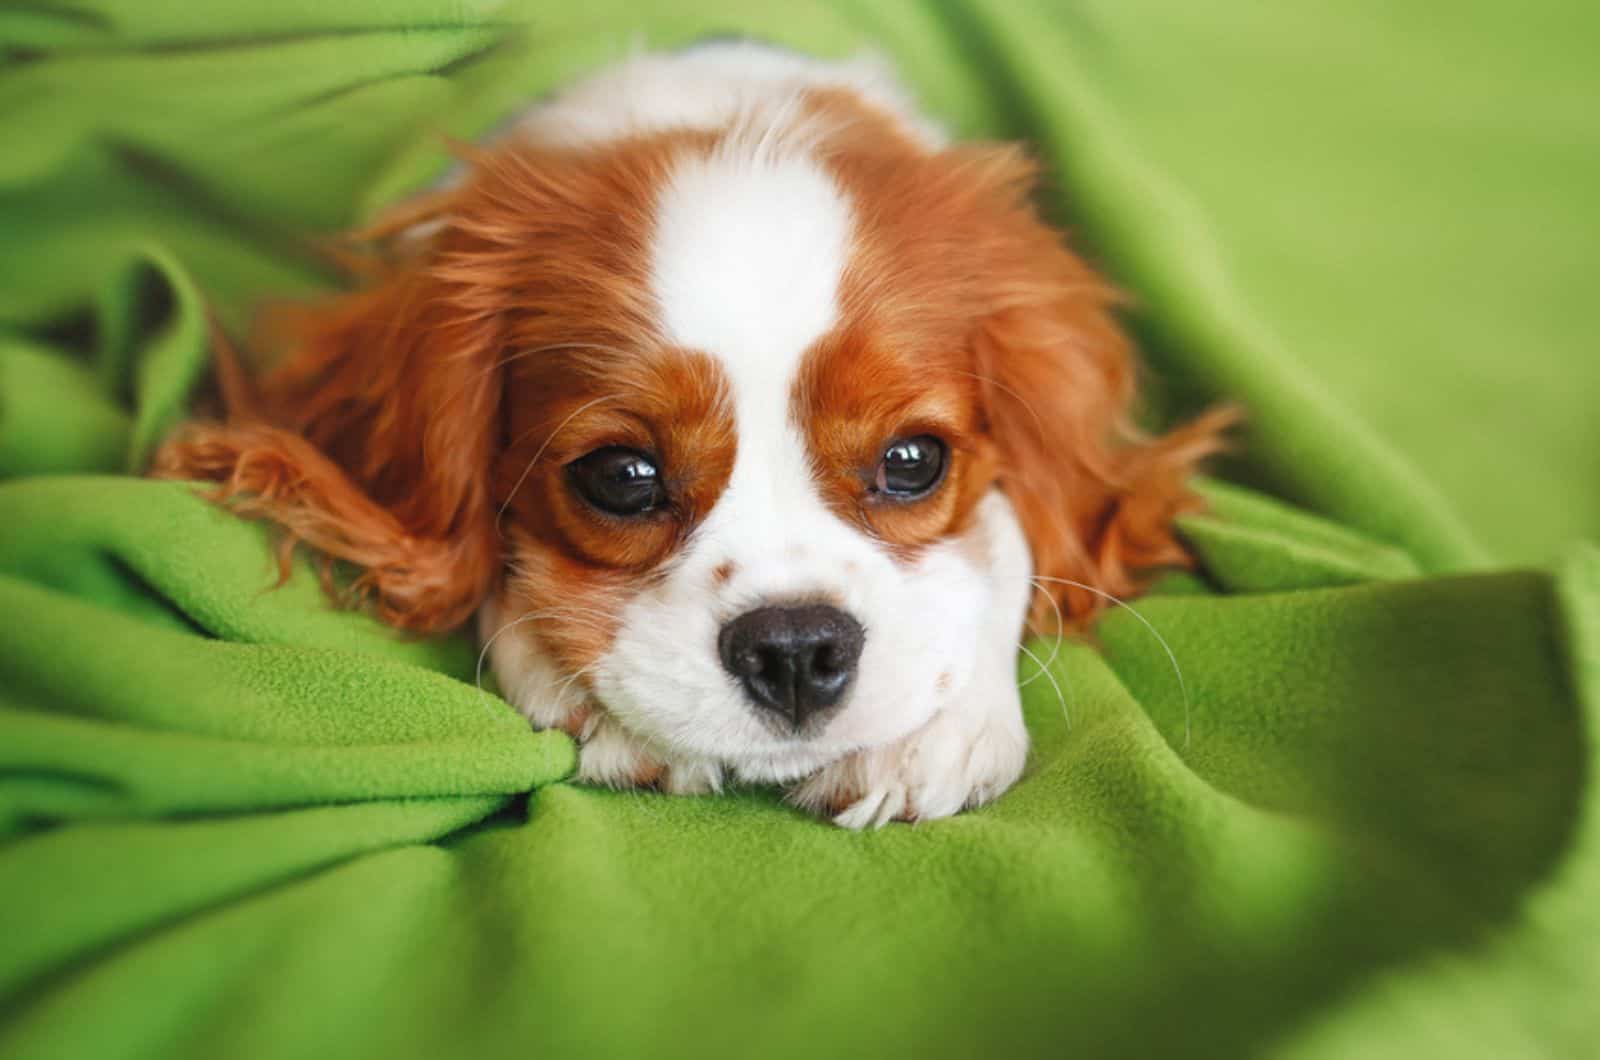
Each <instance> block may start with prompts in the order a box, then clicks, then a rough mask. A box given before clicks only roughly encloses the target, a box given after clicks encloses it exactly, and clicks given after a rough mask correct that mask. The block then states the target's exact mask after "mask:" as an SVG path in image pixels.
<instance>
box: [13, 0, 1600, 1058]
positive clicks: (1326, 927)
mask: <svg viewBox="0 0 1600 1060" xmlns="http://www.w3.org/2000/svg"><path fill="white" fill-rule="evenodd" d="M635 6H636V5H633V4H629V3H624V2H621V0H585V2H584V3H580V4H566V3H556V2H553V0H506V2H500V0H330V2H326V3H320V4H313V3H307V2H303V0H238V2H230V3H216V4H198V3H196V4H180V3H152V2H144V0H140V2H134V0H81V2H76V3H73V4H71V5H70V6H69V5H67V4H65V3H61V4H58V3H56V2H54V0H45V2H39V3H29V4H22V5H10V6H6V7H4V8H0V61H3V63H4V65H3V67H0V476H3V477H4V479H5V481H4V483H3V484H0V1056H5V1057H8V1058H12V1057H14V1058H23V1057H30V1058H31V1057H47V1056H48V1057H70V1058H74V1060H81V1058H86V1057H110V1056H116V1057H121V1056H130V1057H131V1056H141V1057H163V1058H165V1057H196V1058H208V1060H209V1058H214V1057H228V1058H230V1060H231V1058H248V1057H285V1056H338V1057H356V1056H362V1057H366V1056H370V1057H382V1058H385V1060H398V1058H402V1057H418V1058H435V1057H477V1056H496V1057H498V1056H507V1057H511V1056H517V1057H522V1056H548V1055H558V1056H559V1055H593V1056H608V1057H609V1056H652V1057H653V1056H663V1055H677V1054H682V1055H691V1056H701V1057H716V1056H744V1055H758V1056H787V1055H794V1056H806V1057H811V1056H836V1055H863V1056H875V1057H882V1056H908V1057H925V1056H939V1055H967V1056H980V1055H982V1056H987V1055H1048V1056H1139V1057H1146V1056H1176V1055H1196V1056H1238V1055H1244V1054H1253V1053H1262V1052H1270V1053H1273V1054H1274V1055H1288V1056H1299V1057H1348V1056H1362V1057H1371V1056H1395V1057H1416V1056H1423V1055H1448V1056H1476V1055H1486V1056H1496V1057H1504V1056H1533V1055H1543V1056H1578V1055H1585V1054H1592V1053H1593V1052H1595V1050H1596V1049H1597V1048H1600V1015H1597V1011H1600V1010H1597V1008H1596V1006H1595V1005H1594V998H1595V997H1596V996H1600V966H1597V965H1596V963H1595V961H1594V957H1593V955H1594V953H1595V952H1596V947H1597V946H1600V803H1597V798H1600V796H1597V794H1596V784H1597V783H1600V780H1597V779H1596V767H1597V765H1600V759H1597V757H1596V752H1595V739H1594V733H1595V731H1596V725H1597V722H1600V550H1596V549H1595V548H1593V547H1592V546H1586V545H1584V544H1583V543H1582V541H1583V539H1584V538H1586V537H1588V538H1591V539H1593V538H1594V537H1595V536H1596V535H1597V534H1600V417H1597V416H1596V414H1595V413H1594V404H1595V401H1596V398H1597V397H1600V356H1597V355H1596V354H1595V350H1594V342H1593V340H1592V338H1591V334H1592V328H1593V325H1592V319H1591V316H1592V314H1591V312H1590V306H1591V305H1592V303H1593V294H1592V285H1593V282H1594V271H1593V268H1592V266H1593V264H1594V249H1593V248H1594V246H1595V239H1596V235H1597V221H1600V211H1597V209H1596V207H1595V206H1594V202H1593V199H1594V196H1593V189H1594V188H1595V187H1600V135H1597V129H1600V127H1597V126H1596V124H1595V122H1594V120H1593V99H1594V96H1595V91H1596V89H1597V87H1600V84H1597V79H1596V76H1595V73H1594V70H1595V67H1594V62H1593V56H1594V50H1593V40H1594V31H1595V30H1596V29H1597V28H1600V19H1597V18H1596V16H1595V15H1593V14H1587V13H1585V11H1584V10H1583V9H1582V8H1581V6H1580V5H1571V4H1559V3H1556V2H1550V3H1533V4H1523V5H1502V4H1494V3H1489V2H1488V0H1472V2H1467V3H1460V4H1456V5H1453V6H1452V7H1451V8H1450V10H1449V11H1448V12H1447V15H1448V17H1447V18H1446V17H1443V16H1441V14H1440V13H1437V12H1429V11H1424V10H1423V8H1422V7H1421V6H1419V5H1396V4H1391V3H1387V2H1383V0H1344V2H1341V3H1338V4H1332V3H1328V4H1316V5H1305V4H1246V5H1232V6H1231V8H1230V7H1229V6H1228V5H1220V6H1219V5H1194V4H1182V3H1176V2H1171V0H1167V2H1161V3H1155V2H1150V0H1126V2H1119V3H1096V2H1090V0H1084V2H1079V3H1072V4H1064V3H1063V4H1048V5H1047V4H1044V3H1038V2H1035V3H1023V2H1017V0H969V2H963V3H956V2H950V3H942V2H941V3H929V4H919V3H910V2H907V0H874V2H872V3H866V2H862V0H794V2H789V3H785V4H783V5H746V7H747V8H748V9H747V10H745V11H744V12H743V13H742V14H736V13H734V11H735V9H734V7H733V6H732V5H728V8H727V10H718V9H717V7H716V6H714V5H710V4H705V3H682V4H674V5H671V6H670V12H669V11H666V10H663V11H660V12H657V13H654V14H641V13H639V12H638V11H636V10H634V8H635ZM662 6H663V7H664V8H665V7H666V6H667V5H662ZM727 31H745V32H750V33H753V34H755V35H758V36H760V37H764V38H766V39H769V40H773V41H777V42H780V43H785V44H788V45H791V46H794V47H797V48H801V49H806V50H813V51H817V52H822V53H838V52H842V51H847V50H850V49H852V48H854V47H856V46H858V45H861V44H866V43H873V44H876V45H877V46H879V47H881V48H882V49H883V50H885V51H886V52H888V53H889V54H890V55H891V56H892V57H893V58H894V59H895V60H896V62H897V63H898V64H899V66H900V67H901V69H902V70H903V72H904V75H905V77H906V78H907V79H908V80H909V82H910V83H911V84H912V85H913V86H914V87H915V89H916V91H917V92H918V93H919V95H920V96H921V97H922V99H923V100H924V101H925V103H926V105H927V107H928V108H929V109H930V110H931V111H933V112H934V113H935V114H937V115H939V116H940V117H942V118H944V119H945V120H947V121H948V122H950V123H951V124H952V125H953V126H954V127H955V128H956V129H957V130H959V131H960V132H961V133H963V134H966V135H987V136H1025V137H1028V138H1030V139H1032V140H1033V141H1035V142H1036V143H1037V145H1038V147H1039V150H1040V152H1041V153H1042V155H1043V157H1044V158H1045V160H1046V161H1047V164H1048V167H1049V169H1050V172H1051V175H1052V178H1053V181H1054V183H1055V185H1056V192H1055V194H1054V195H1053V196H1052V199H1051V203H1052V208H1053V209H1055V210H1056V212H1057V216H1059V217H1060V218H1061V219H1062V220H1063V221H1064V222H1065V223H1067V224H1068V225H1069V226H1070V227H1071V228H1072V229H1073V231H1074V232H1075V234H1076V236H1075V238H1077V239H1078V241H1079V242H1080V244H1081V245H1084V246H1087V247H1089V248H1090V249H1091V252H1092V254H1093V256H1094V257H1095V258H1096V260H1097V261H1099V262H1100V263H1101V264H1102V265H1103V267H1104V268H1105V269H1106V270H1107V271H1109V272H1110V273H1111V274H1112V275H1113V276H1114V277H1115V278H1116V279H1117V280H1118V281H1119V282H1120V283H1122V284H1123V285H1124V286H1125V287H1126V288H1128V289H1129V290H1130V291H1132V292H1134V294H1135V295H1136V298H1137V303H1138V304H1137V309H1136V312H1135V313H1134V317H1133V321H1132V323H1133V325H1134V326H1135V328H1136V329H1137V331H1138V332H1139V335H1140V337H1141V340H1142V342H1143V344H1144V346H1145V348H1146V350H1147V352H1148V355H1149V360H1150V362H1151V365H1152V371H1151V393H1152V401H1151V406H1152V408H1151V414H1152V415H1153V416H1156V417H1163V416H1165V417H1171V416H1176V415H1180V414H1181V413H1183V412H1184V411H1186V410H1189V409H1193V408H1196V407H1198V406H1199V405H1201V404H1202V403H1204V402H1207V401H1210V400H1213V399H1215V398H1218V397H1228V398H1233V399H1236V400H1239V401H1241V402H1242V403H1243V404H1245V405H1246V406H1247V407H1248V409H1249V411H1250V416H1251V421H1250V428H1249V431H1248V432H1247V435H1246V436H1245V438H1244V439H1243V444H1242V447H1241V450H1240V452H1239V453H1237V454H1236V455H1235V456H1233V457H1232V458H1230V459H1229V460H1228V461H1227V462H1226V463H1225V464H1224V465H1222V466H1221V467H1220V468H1219V481H1218V482H1216V483H1214V484H1212V485H1210V486H1208V487H1207V492H1208V494H1209V496H1210V497H1211V499H1212V510H1211V512H1210V514H1208V515H1206V516H1203V517H1197V518H1195V519H1193V520H1191V521H1189V522H1188V523H1187V524H1186V533H1187V534H1188V537H1189V539H1190V541H1191V542H1192V544H1193V546H1194V548H1195V550H1196V552H1197V553H1198V555H1199V556H1200V558H1201V560H1202V567H1201V569H1200V571H1199V572H1198V573H1197V574H1196V575H1194V576H1184V577H1175V578H1173V579H1172V580H1170V581H1169V582H1167V583H1166V584H1165V585H1164V586H1163V587H1162V590H1161V591H1160V592H1159V593H1157V594H1156V595H1154V596H1152V597H1151V598H1149V599H1147V600H1145V601H1144V602H1142V603H1141V604H1140V610H1141V611H1142V613H1143V615H1144V616H1145V618H1147V619H1148V620H1149V621H1150V623H1152V624H1153V625H1154V626H1155V627H1156V628H1157V629H1159V630H1160V631H1161V633H1162V634H1163V635H1164V636H1165V637H1166V639H1167V641H1168V642H1169V643H1170V644H1171V646H1172V649H1173V652H1174V654H1175V655H1176V657H1177V660H1178V662H1179V663H1180V664H1181V667H1182V675H1183V680H1184V682H1185V685H1184V686H1180V685H1179V683H1178V681H1177V678H1176V677H1175V675H1174V673H1173V671H1172V668H1171V665H1170V663H1169V661H1168V659H1167V656H1166V654H1165V653H1164V652H1163V650H1162V649H1161V647H1160V645H1159V644H1158V643H1156V642H1155V641H1154V640H1153V639H1152V638H1151V637H1150V635H1149V633H1148V632H1147V631H1146V629H1145V627H1144V626H1143V625H1142V624H1141V623H1140V622H1139V621H1138V620H1137V619H1135V618H1134V617H1133V616H1130V615H1129V614H1127V613H1125V612H1117V613H1114V614H1112V615H1111V616H1110V617H1109V618H1108V619H1106V620H1105V621H1104V622H1103V623H1102V625H1101V627H1100V629H1099V631H1098V638H1097V639H1098V644H1097V646H1096V647H1094V648H1091V647H1090V646H1087V645H1084V644H1077V643H1072V644H1062V645H1059V646H1057V645H1050V644H1041V645H1036V646H1035V649H1034V650H1035V651H1036V652H1038V653H1040V655H1041V658H1044V659H1046V660H1049V661H1050V677H1051V678H1052V679H1053V680H1033V681H1031V683H1029V685H1028V687H1027V690H1026V696H1027V702H1026V708H1027V712H1028V720H1029V724H1030V726H1031V729H1032V732H1033V735H1034V739H1035V742H1036V750H1035V753H1034V755H1033V757H1032V759H1031V761H1030V765H1029V768H1028V771H1027V774H1026V775H1025V777H1024V779H1023V780H1022V782H1021V783H1020V784H1019V785H1018V786H1017V787H1016V788H1015V789H1014V790H1013V791H1012V792H1011V793H1010V794H1008V795H1007V796H1006V797H1005V798H1003V799H1002V800H1000V801H999V802H998V803H997V804H995V805H993V806H991V807H988V808H986V809H984V810H982V811H980V812H976V813H972V814H969V815H965V816H962V817H958V818H955V819H952V820H948V821H939V822H934V823H929V824H925V825H919V826H915V827H911V826H897V827H890V828H887V829H885V830H883V831H881V832H876V833H871V834H855V833H849V832H844V831H841V830H837V829H834V828H831V827H829V826H826V825H823V824H819V823H817V822H814V821H812V820H810V819H808V818H806V817H804V816H802V815H800V814H798V813H796V812H794V811H792V810H790V809H788V808H786V807H785V806H784V805H783V804H782V802H781V801H780V800H779V799H778V798H777V796H776V795H775V794H774V793H772V792H767V791H750V792H742V793H736V794H733V795H730V796H727V797H722V798H701V799H680V798H672V797H668V796H663V795H657V794H649V793H612V792H604V791H596V790H590V789H586V788H582V787H577V786H572V785H569V784H567V783H564V782H563V777H565V776H566V775H567V774H568V773H569V771H570V769H571V766H572V762H573V752H572V748H571V746H570V743H569V742H568V741H567V740H566V738H565V737H563V736H560V735H552V734H535V733H532V732H530V731H528V729H527V727H526V725H525V724H524V723H523V722H522V721H521V720H520V719H518V718H517V717H515V716H514V715H513V714H512V713H511V712H510V711H509V709H508V708H507V707H506V706H505V705H504V704H503V703H502V702H500V701H499V700H498V699H496V698H495V697H494V695H493V694H492V691H485V690H480V689H479V688H478V687H476V686H475V682H474V663H475V661H476V653H475V651H474V649H473V646H472V645H471V644H470V643H467V642H466V641H465V640H464V639H460V638H457V639H441V640H434V641H416V640H405V639H402V638H399V637H397V636H394V635H391V634H389V633H388V632H386V631H385V630H383V629H381V628H379V627H378V626H377V625H375V624H374V623H373V622H371V621H369V620H368V619H366V618H363V617H361V616H357V615H351V614H346V613H339V612H336V611H334V610H332V609H330V608H329V607H328V606H327V605H326V604H325V602H324V601H323V599H322V596H321V594H320V592H319V590H318V588H317V586H316V579H315V577H314V576H313V575H312V574H311V573H310V571H309V570H307V569H302V570H301V571H300V572H299V573H298V574H297V576H296V577H295V579H294V580H293V581H292V582H291V583H290V584H289V585H287V586H286V587H284V588H282V589H279V590H275V591H274V590H270V589H269V588H268V586H270V585H271V583H272V580H273V566H272V559H271V555H270V549H269V538H268V536H267V535H266V534H265V533H264V532H263V530H262V529H261V528H260V527H257V526H253V525H248V524H245V523H242V522H240V521H238V520H235V519H233V518H231V517H230V516H228V515H226V514H225V513H222V512H219V511H216V510H214V509H212V508H211V507H209V506H208V505H206V504H205V503H204V502H203V501H201V500H199V499H197V498H196V497H195V496H194V495H193V494H192V493H191V492H190V490H189V489H188V488H187V487H185V486H184V485H181V484H173V483H156V482H149V481H143V480H139V479H137V478H134V477H131V476H130V475H129V474H128V472H130V471H136V470H138V469H139V468H140V467H141V466H142V462H143V460H144V459H145V458H146V457H147V455H148V453H149V452H150V449H151V446H152V445H153V444H154V443H155V442H156V441H157V440H158V439H159V438H160V437H161V435H162V433H163V432H164V431H165V430H166V429H167V428H168V427H170V426H171V424H172V423H173V422H174V421H175V420H176V419H177V418H178V417H180V416H181V415H182V414H183V410H184V408H185V405H186V402H187V401H188V399H189V397H190V395H191V393H192V391H193V389H194V386H195V384H196V382H197V380H198V379H199V378H200V377H201V376H202V375H203V374H204V371H205V363H206V350H205V326H204V309H203V307H204V305H205V304H206V303H207V302H208V301H209V302H212V303H214V304H215V305H216V306H217V308H218V311H219V312H220V314H221V316H222V317H223V319H224V320H225V321H226V322H228V323H230V324H233V325H236V326H237V325H240V324H242V322H243V321H244V319H245V317H246V315H247V314H248V312H249V309H250V307H251V306H252V305H253V304H256V303H258V302H259V301H260V300H261V299H263V298H268V297H278V296H284V295H291V296H292V295H297V294H303V293H306V292H309V291H313V290H316V289H319V288H322V287H325V286H326V285H328V284H329V283H331V282H333V277H331V276H330V275H329V273H328V272H327V271H326V269H325V268H324V266H323V265H322V264H321V263H320V262H321V258H320V257H319V255H318V254H317V253H316V251H315V247H314V239H313V238H311V237H313V236H314V235H318V234H322V233H327V232H331V231H333V230H335V229H337V228H339V227H340V226H343V225H347V224H349V223H352V222H354V221H356V220H358V219H360V218H362V217H364V216H367V215H368V214H369V213H370V212H371V211H372V210H373V209H374V208H375V207H377V206H378V205H381V204H382V203H385V202H389V201H393V200H394V199H395V198H396V197H398V196H400V195H402V194H403V193H405V192H406V191H407V190H410V189H413V188H416V187H418V186H420V185H421V184H423V183H425V182H426V181H427V180H429V179H430V178H431V177H432V176H434V175H436V174H437V173H438V172H439V170H440V168H441V166H442V165H444V164H445V163H444V159H443V154H442V152H441V151H440V148H439V136H438V135H437V134H438V133H440V132H452V133H455V134H459V135H475V134H477V133H479V132H481V131H483V130H485V129H487V128H490V127H492V126H493V125H494V123H496V122H497V121H499V120H501V119H503V118H504V116H505V115H506V114H508V113H509V112H510V111H511V110H513V109H514V108H515V107H517V106H518V105H520V104H522V103H524V102H525V101H526V100H527V99H528V98H530V97H531V96H533V95H536V94H538V93H540V92H542V91H545V90H546V89H548V88H549V87H550V86H553V85H556V84H559V83H560V82H562V81H564V80H566V79H568V78H569V77H571V76H572V75H574V74H575V73H577V72H579V71H582V70H584V69H587V68H589V67H592V66H593V65H595V64H597V63H600V62H603V61H605V60H607V59H611V58H615V57H617V56H619V55H621V54H623V53H625V52H626V50H627V49H628V48H629V47H631V46H633V45H634V44H635V43H636V42H637V41H639V40H645V41H648V42H649V43H651V44H655V45H673V44H677V43H682V42H685V41H688V40H692V39H695V38H696V37H699V36H702V35H705V34H708V33H711V32H727ZM1514 567H1526V568H1527V569H1513V568H1514ZM1030 666H1031V664H1030ZM1025 672H1026V669H1025ZM1057 686H1059V689H1060V696H1059V697H1058V695H1057V692H1056V688H1057ZM1185 687H1186V693H1187V694H1185ZM1063 708H1065V709H1063ZM1069 719H1070V723H1069Z"/></svg>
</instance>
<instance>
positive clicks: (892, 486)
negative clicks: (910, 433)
mask: <svg viewBox="0 0 1600 1060" xmlns="http://www.w3.org/2000/svg"><path fill="white" fill-rule="evenodd" d="M944 465H945V445H944V443H943V442H941V441H940V440H939V439H937V438H935V437H934V436H933V435H931V434H919V435H917V436H916V437H915V438H901V439H900V440H898V441H894V442H890V443H889V446H888V448H887V449H885V450H884V451H883V459H882V460H880V461H879V462H878V472H877V476H876V478H875V479H874V481H873V484H872V489H873V492H875V493H881V494H885V495H887V496H890V497H897V498H902V499H910V498H914V497H921V496H922V495H924V494H926V493H928V492H930V491H931V490H932V489H933V487H935V486H937V485H938V484H939V480H940V479H942V478H943V477H944Z"/></svg>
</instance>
